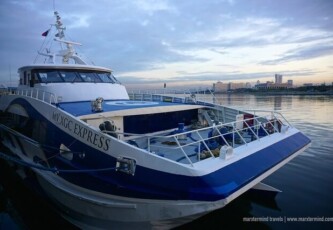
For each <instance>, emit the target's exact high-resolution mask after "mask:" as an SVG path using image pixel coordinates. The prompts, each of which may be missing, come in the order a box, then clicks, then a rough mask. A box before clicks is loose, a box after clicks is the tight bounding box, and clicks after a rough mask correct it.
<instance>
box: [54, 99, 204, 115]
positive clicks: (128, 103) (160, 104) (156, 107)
mask: <svg viewBox="0 0 333 230" xmlns="http://www.w3.org/2000/svg"><path fill="white" fill-rule="evenodd" d="M102 106H103V107H102V111H99V112H95V111H93V110H92V106H91V102H89V101H83V102H64V103H58V107H59V108H60V109H62V110H64V111H66V112H68V113H70V114H72V115H73V116H77V117H78V116H82V118H89V117H94V116H96V115H98V114H100V113H103V114H105V115H107V116H124V115H138V114H145V113H161V112H169V111H180V110H189V109H196V108H202V107H204V106H202V105H194V104H184V103H176V102H164V101H133V100H116V101H114V100H112V101H104V102H103V104H102Z"/></svg>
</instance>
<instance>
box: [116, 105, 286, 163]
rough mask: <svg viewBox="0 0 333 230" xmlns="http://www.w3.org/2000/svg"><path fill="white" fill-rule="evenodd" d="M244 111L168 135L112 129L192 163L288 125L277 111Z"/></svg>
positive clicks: (281, 130)
mask: <svg viewBox="0 0 333 230" xmlns="http://www.w3.org/2000/svg"><path fill="white" fill-rule="evenodd" d="M247 115H248V116H247V117H246V116H244V117H245V118H244V119H242V120H237V121H234V122H229V123H223V124H222V123H219V124H214V125H213V126H208V127H201V128H193V127H192V128H191V127H188V128H189V129H185V128H184V129H183V130H179V129H178V130H177V129H176V130H174V131H172V132H171V133H168V134H167V135H145V134H133V133H118V132H111V133H116V134H117V135H123V136H126V137H127V140H131V141H129V143H132V144H133V141H134V142H135V140H137V139H141V140H142V139H143V138H145V140H146V141H147V142H146V144H145V145H144V146H145V147H142V148H144V149H146V150H147V151H148V152H149V153H151V154H157V155H160V156H164V157H166V158H169V159H172V160H175V161H177V162H182V163H183V161H184V160H185V161H186V162H187V163H188V164H190V165H191V166H193V167H194V163H196V162H198V161H201V160H204V159H206V158H209V157H218V156H220V154H222V153H221V151H222V149H225V148H223V146H226V147H228V148H229V149H232V150H233V149H234V148H237V147H239V146H243V145H245V146H247V145H248V144H249V143H250V142H253V141H261V140H262V138H264V137H270V136H271V135H273V134H275V133H284V132H286V131H287V130H288V127H289V123H288V121H287V120H286V119H285V118H284V117H283V116H282V114H281V113H279V112H275V111H273V112H269V113H268V114H266V115H264V116H255V115H252V114H247ZM137 147H139V148H140V146H137ZM177 156H178V157H177ZM179 156H180V157H179ZM222 158H223V157H222Z"/></svg>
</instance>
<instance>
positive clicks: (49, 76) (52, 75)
mask: <svg viewBox="0 0 333 230" xmlns="http://www.w3.org/2000/svg"><path fill="white" fill-rule="evenodd" d="M38 74H39V78H40V81H41V82H43V83H52V82H63V81H64V80H63V79H62V77H61V76H60V74H59V73H58V71H45V72H42V71H40V72H39V73H38Z"/></svg>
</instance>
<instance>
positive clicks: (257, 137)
mask: <svg viewBox="0 0 333 230" xmlns="http://www.w3.org/2000/svg"><path fill="white" fill-rule="evenodd" d="M251 119H252V120H253V118H251ZM246 120H248V119H246ZM246 120H244V122H245V124H246V125H247V127H248V128H249V129H250V130H251V132H252V133H253V134H254V135H255V136H256V139H257V140H259V136H258V135H257V134H256V133H255V132H254V131H253V130H252V128H251V127H250V126H249V124H248V123H247V122H246ZM253 127H254V125H253Z"/></svg>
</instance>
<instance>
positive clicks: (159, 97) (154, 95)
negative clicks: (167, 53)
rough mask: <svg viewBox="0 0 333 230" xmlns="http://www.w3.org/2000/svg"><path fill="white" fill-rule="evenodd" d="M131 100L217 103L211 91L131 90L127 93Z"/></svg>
mask: <svg viewBox="0 0 333 230" xmlns="http://www.w3.org/2000/svg"><path fill="white" fill-rule="evenodd" d="M128 95H129V97H130V99H131V100H138V101H165V102H182V103H184V102H196V101H201V102H208V103H215V102H216V101H218V100H217V99H216V97H215V95H214V93H213V92H212V91H211V90H205V91H199V90H197V91H195V90H171V89H168V90H166V89H156V90H132V91H130V92H128Z"/></svg>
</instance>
